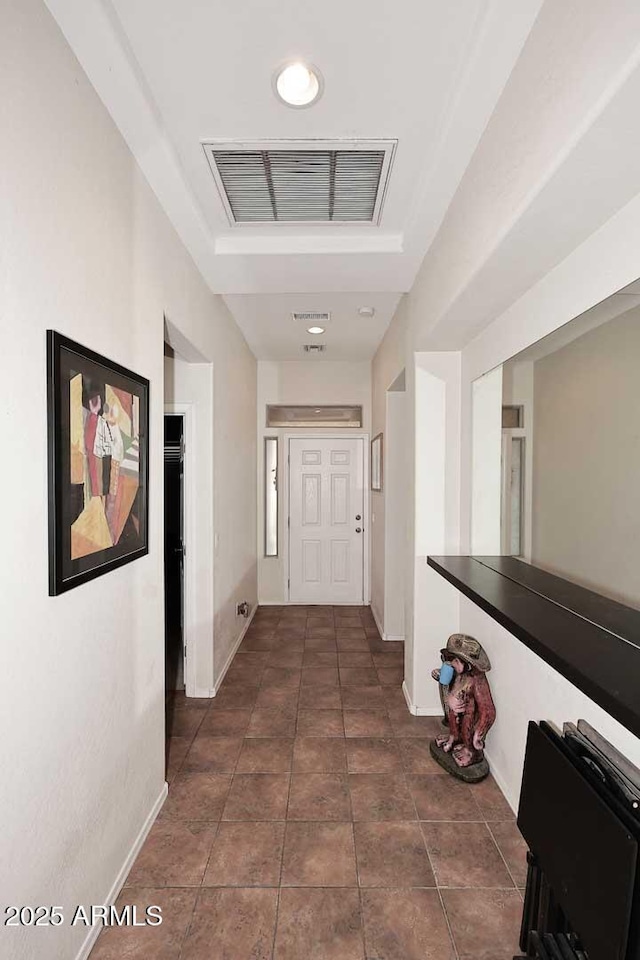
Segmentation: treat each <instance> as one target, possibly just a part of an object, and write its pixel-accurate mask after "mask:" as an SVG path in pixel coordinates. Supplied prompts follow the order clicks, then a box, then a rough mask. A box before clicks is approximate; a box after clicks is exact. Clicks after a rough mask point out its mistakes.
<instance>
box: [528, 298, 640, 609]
mask: <svg viewBox="0 0 640 960" xmlns="http://www.w3.org/2000/svg"><path fill="white" fill-rule="evenodd" d="M639 360H640V309H638V308H636V309H634V310H630V311H628V312H627V313H625V314H623V315H622V316H620V317H617V318H616V319H614V320H610V321H609V322H608V323H605V324H603V325H602V326H601V327H598V328H597V329H595V330H591V331H590V332H589V333H587V334H585V335H584V336H582V337H580V338H579V339H577V340H574V341H573V342H572V343H570V344H568V346H566V347H564V348H563V349H562V350H558V351H557V352H556V353H552V354H550V355H549V356H547V357H544V358H542V359H541V360H538V361H537V362H536V363H535V364H534V408H535V430H534V434H533V439H534V450H533V562H534V563H536V564H538V565H539V566H542V567H545V568H547V569H549V570H551V571H552V572H554V573H558V574H559V575H560V576H565V577H568V578H569V579H570V580H575V581H577V582H578V583H581V584H583V585H584V586H587V587H590V588H592V589H594V590H596V591H597V592H598V593H604V594H606V595H607V596H610V597H613V598H615V599H617V600H621V601H622V602H623V603H629V604H631V605H632V606H635V607H640V510H639V509H638V476H639V475H640V447H639V445H638V426H637V412H638V382H639V378H638V362H639Z"/></svg>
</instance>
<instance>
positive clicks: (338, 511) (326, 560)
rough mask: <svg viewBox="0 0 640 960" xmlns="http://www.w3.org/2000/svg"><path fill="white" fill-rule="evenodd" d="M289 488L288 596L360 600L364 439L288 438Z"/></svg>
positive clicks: (302, 600) (296, 600) (308, 599)
mask: <svg viewBox="0 0 640 960" xmlns="http://www.w3.org/2000/svg"><path fill="white" fill-rule="evenodd" d="M289 491H290V493H289V500H290V503H289V511H290V516H289V521H290V524H289V571H290V573H289V581H290V585H289V596H290V599H291V600H292V601H293V602H294V603H362V602H363V600H364V533H363V531H364V525H363V521H362V517H363V515H364V441H363V440H362V439H361V438H358V439H356V438H345V439H342V438H339V439H338V438H336V439H333V438H327V439H318V438H313V439H309V440H304V439H300V440H297V439H296V440H290V441H289ZM356 516H359V517H360V518H361V519H360V520H356Z"/></svg>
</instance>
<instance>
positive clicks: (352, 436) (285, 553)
mask: <svg viewBox="0 0 640 960" xmlns="http://www.w3.org/2000/svg"><path fill="white" fill-rule="evenodd" d="M369 438H370V434H368V433H363V432H358V433H348V434H347V433H346V431H345V433H338V434H336V433H335V431H326V430H310V431H305V432H304V433H302V432H301V433H285V434H284V435H283V440H284V453H285V458H286V462H285V464H283V466H284V468H285V469H284V470H283V473H284V485H283V497H282V505H283V508H284V511H285V515H284V524H285V525H284V530H285V536H284V537H283V545H282V559H283V561H284V562H283V567H284V602H285V604H287V605H291V606H300V604H297V603H296V602H292V601H291V594H290V588H289V579H290V570H289V552H290V551H289V538H290V536H291V528H290V525H289V521H290V518H291V501H290V497H289V493H290V486H291V485H290V473H291V457H290V441H291V440H345V439H347V440H362V485H363V493H364V503H363V516H364V517H365V518H366V521H367V522H366V524H365V527H364V530H363V533H364V538H363V539H364V542H363V550H362V563H363V569H362V606H364V607H366V606H368V605H369V604H370V603H371V553H370V549H371V548H370V539H369V525H370V522H371V510H370V505H369V501H370V494H371V491H370V469H371V465H370V461H371V446H370V440H369ZM302 606H305V604H302ZM335 606H340V604H335ZM344 606H357V604H344Z"/></svg>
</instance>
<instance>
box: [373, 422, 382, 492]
mask: <svg viewBox="0 0 640 960" xmlns="http://www.w3.org/2000/svg"><path fill="white" fill-rule="evenodd" d="M371 489H372V490H382V434H381V433H379V434H378V435H377V437H374V438H373V440H372V441H371Z"/></svg>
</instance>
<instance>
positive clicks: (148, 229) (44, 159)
mask: <svg viewBox="0 0 640 960" xmlns="http://www.w3.org/2000/svg"><path fill="white" fill-rule="evenodd" d="M0 63H1V64H2V86H1V90H0V97H2V100H3V103H2V116H3V130H4V136H3V147H2V177H1V178H0V210H1V213H0V222H1V223H2V228H1V230H0V243H1V244H2V248H1V249H0V262H1V263H2V281H1V283H0V325H1V328H2V333H3V337H2V341H3V348H2V351H1V352H0V391H1V394H2V407H1V409H2V424H3V439H4V450H5V455H6V456H5V457H4V458H3V469H2V472H1V474H0V500H1V502H2V504H3V508H4V509H3V550H2V552H1V554H0V584H1V595H0V607H1V611H2V637H3V639H4V641H5V647H6V649H5V661H4V666H3V696H2V698H1V706H0V712H1V717H0V719H1V722H2V729H3V731H5V734H6V735H5V737H4V740H3V761H4V769H5V774H6V775H5V776H4V778H3V789H2V791H1V799H0V813H1V815H2V823H3V837H4V840H3V856H2V866H1V867H0V891H1V897H0V899H2V902H3V903H4V904H12V903H17V904H40V903H42V904H56V905H61V906H62V907H63V909H64V912H65V916H70V914H71V911H72V909H73V907H74V905H76V904H101V903H105V902H107V898H108V897H109V895H110V893H112V892H113V890H114V887H115V885H116V884H117V880H118V877H119V876H120V877H121V878H122V873H121V871H122V870H123V869H124V868H125V867H126V861H127V857H128V856H129V854H130V852H131V850H132V846H133V845H134V843H135V841H136V838H137V837H138V836H139V834H140V831H141V830H142V828H143V826H144V824H145V821H146V820H147V818H148V817H149V815H150V813H151V812H152V811H153V809H154V805H156V804H157V803H158V802H159V801H160V800H161V798H162V795H163V791H164V635H163V634H164V623H163V616H164V611H163V589H162V583H163V530H162V476H163V467H162V459H163V458H162V447H163V435H162V415H163V338H164V334H163V314H165V313H166V315H167V317H168V318H169V319H170V320H171V322H172V323H173V325H174V326H175V327H176V328H179V329H180V330H181V331H182V332H183V334H184V335H185V337H187V338H188V340H189V341H190V342H191V343H192V344H193V345H194V346H195V347H196V348H197V349H198V350H199V352H200V353H201V354H202V357H203V358H204V359H205V360H209V361H212V362H213V364H214V368H215V371H216V384H215V402H216V415H215V423H214V436H215V442H216V456H217V462H216V471H215V494H214V499H215V502H214V507H215V514H216V517H217V520H216V523H217V524H218V529H219V533H220V548H219V550H220V552H219V558H218V561H217V564H216V571H215V577H216V611H217V612H216V627H217V636H218V637H219V650H220V653H219V655H220V657H223V656H224V653H225V649H227V648H228V647H229V645H230V644H231V643H232V642H233V641H234V638H235V634H236V631H237V629H238V627H239V624H237V622H236V619H235V612H234V611H233V600H234V599H235V597H236V596H237V595H238V594H240V595H241V596H243V597H247V598H249V599H252V600H254V601H255V597H256V583H255V580H256V570H255V502H256V497H255V460H254V458H255V362H254V360H253V357H252V355H251V353H250V352H249V350H248V348H247V346H246V344H245V342H244V340H243V338H242V336H241V334H240V333H239V331H238V329H237V328H236V326H235V325H234V323H233V322H232V320H231V318H230V316H229V314H228V312H227V310H226V309H225V307H224V305H223V303H222V301H221V300H220V298H218V297H215V296H213V295H212V294H211V292H210V291H209V290H208V289H207V288H206V287H205V285H204V283H203V281H202V279H201V277H200V275H199V273H198V272H197V270H196V269H195V267H194V265H193V263H192V261H191V259H190V257H189V256H188V255H187V253H186V252H185V250H184V248H183V246H182V245H181V243H180V242H179V241H178V239H177V237H176V234H175V232H174V230H173V229H172V227H171V226H170V225H169V223H168V221H167V219H166V217H165V215H164V213H163V212H162V211H161V209H160V207H159V205H158V202H157V200H156V198H155V196H154V195H153V194H152V192H151V190H150V189H149V187H148V185H147V183H146V182H145V181H144V179H143V178H142V176H141V174H140V172H139V170H138V168H137V166H136V164H135V162H134V161H133V159H132V157H131V155H130V153H129V151H128V149H127V148H126V146H125V145H124V142H123V141H122V139H121V137H120V135H119V134H118V132H117V131H116V129H115V127H114V125H113V123H112V121H111V119H110V118H109V116H108V114H107V112H106V110H105V109H104V107H103V106H102V104H101V102H100V101H99V99H98V98H97V96H96V94H95V92H94V91H93V89H92V88H91V86H90V85H89V83H88V81H87V79H86V76H85V75H84V73H83V72H82V70H81V69H80V68H79V66H78V63H77V61H76V60H75V58H74V56H73V54H72V53H71V51H70V50H69V48H68V46H67V44H66V42H65V41H64V40H63V38H62V36H61V34H60V32H59V30H58V28H57V26H56V25H55V23H54V22H53V20H52V18H51V16H50V15H49V13H48V12H47V11H46V9H45V7H44V5H43V4H42V3H41V2H39V0H20V2H19V3H11V4H8V5H6V4H5V5H4V6H3V15H2V30H1V31H0ZM47 328H54V329H56V330H59V331H60V332H61V333H64V334H67V335H68V336H70V337H72V338H74V339H77V340H79V341H80V342H82V343H85V344H86V345H87V346H89V347H91V348H93V349H94V350H96V351H98V352H100V353H103V354H105V355H106V356H108V357H110V358H113V360H115V361H118V362H120V363H123V364H125V365H127V366H128V367H131V368H132V369H133V370H135V371H137V372H139V373H141V374H143V375H144V376H146V377H148V378H149V379H150V381H151V394H150V396H151V437H150V451H151V454H150V456H151V463H150V469H151V480H150V525H149V546H150V552H149V555H148V556H146V557H144V558H142V559H140V560H137V561H135V562H134V563H131V564H128V565H126V566H124V567H122V568H120V569H118V570H115V571H113V572H112V573H109V574H107V575H106V576H104V577H100V578H98V579H96V580H93V581H91V582H90V583H87V584H84V585H82V586H80V587H78V588H76V589H74V590H71V591H70V592H69V593H66V594H64V595H62V596H59V597H55V598H49V597H48V596H47V479H46V478H47V464H46V351H45V331H46V329H47ZM86 934H87V931H86V929H83V928H82V927H80V926H76V927H72V926H70V924H69V923H65V924H64V925H61V926H58V927H51V928H46V929H42V928H37V929H36V928H20V929H15V930H10V929H8V928H3V930H2V934H1V935H0V936H1V938H2V941H3V945H2V947H1V948H0V953H1V954H2V956H6V957H11V958H12V960H27V958H28V960H72V958H74V957H76V956H78V954H79V951H80V949H81V944H82V942H83V940H84V938H85V936H86Z"/></svg>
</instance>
